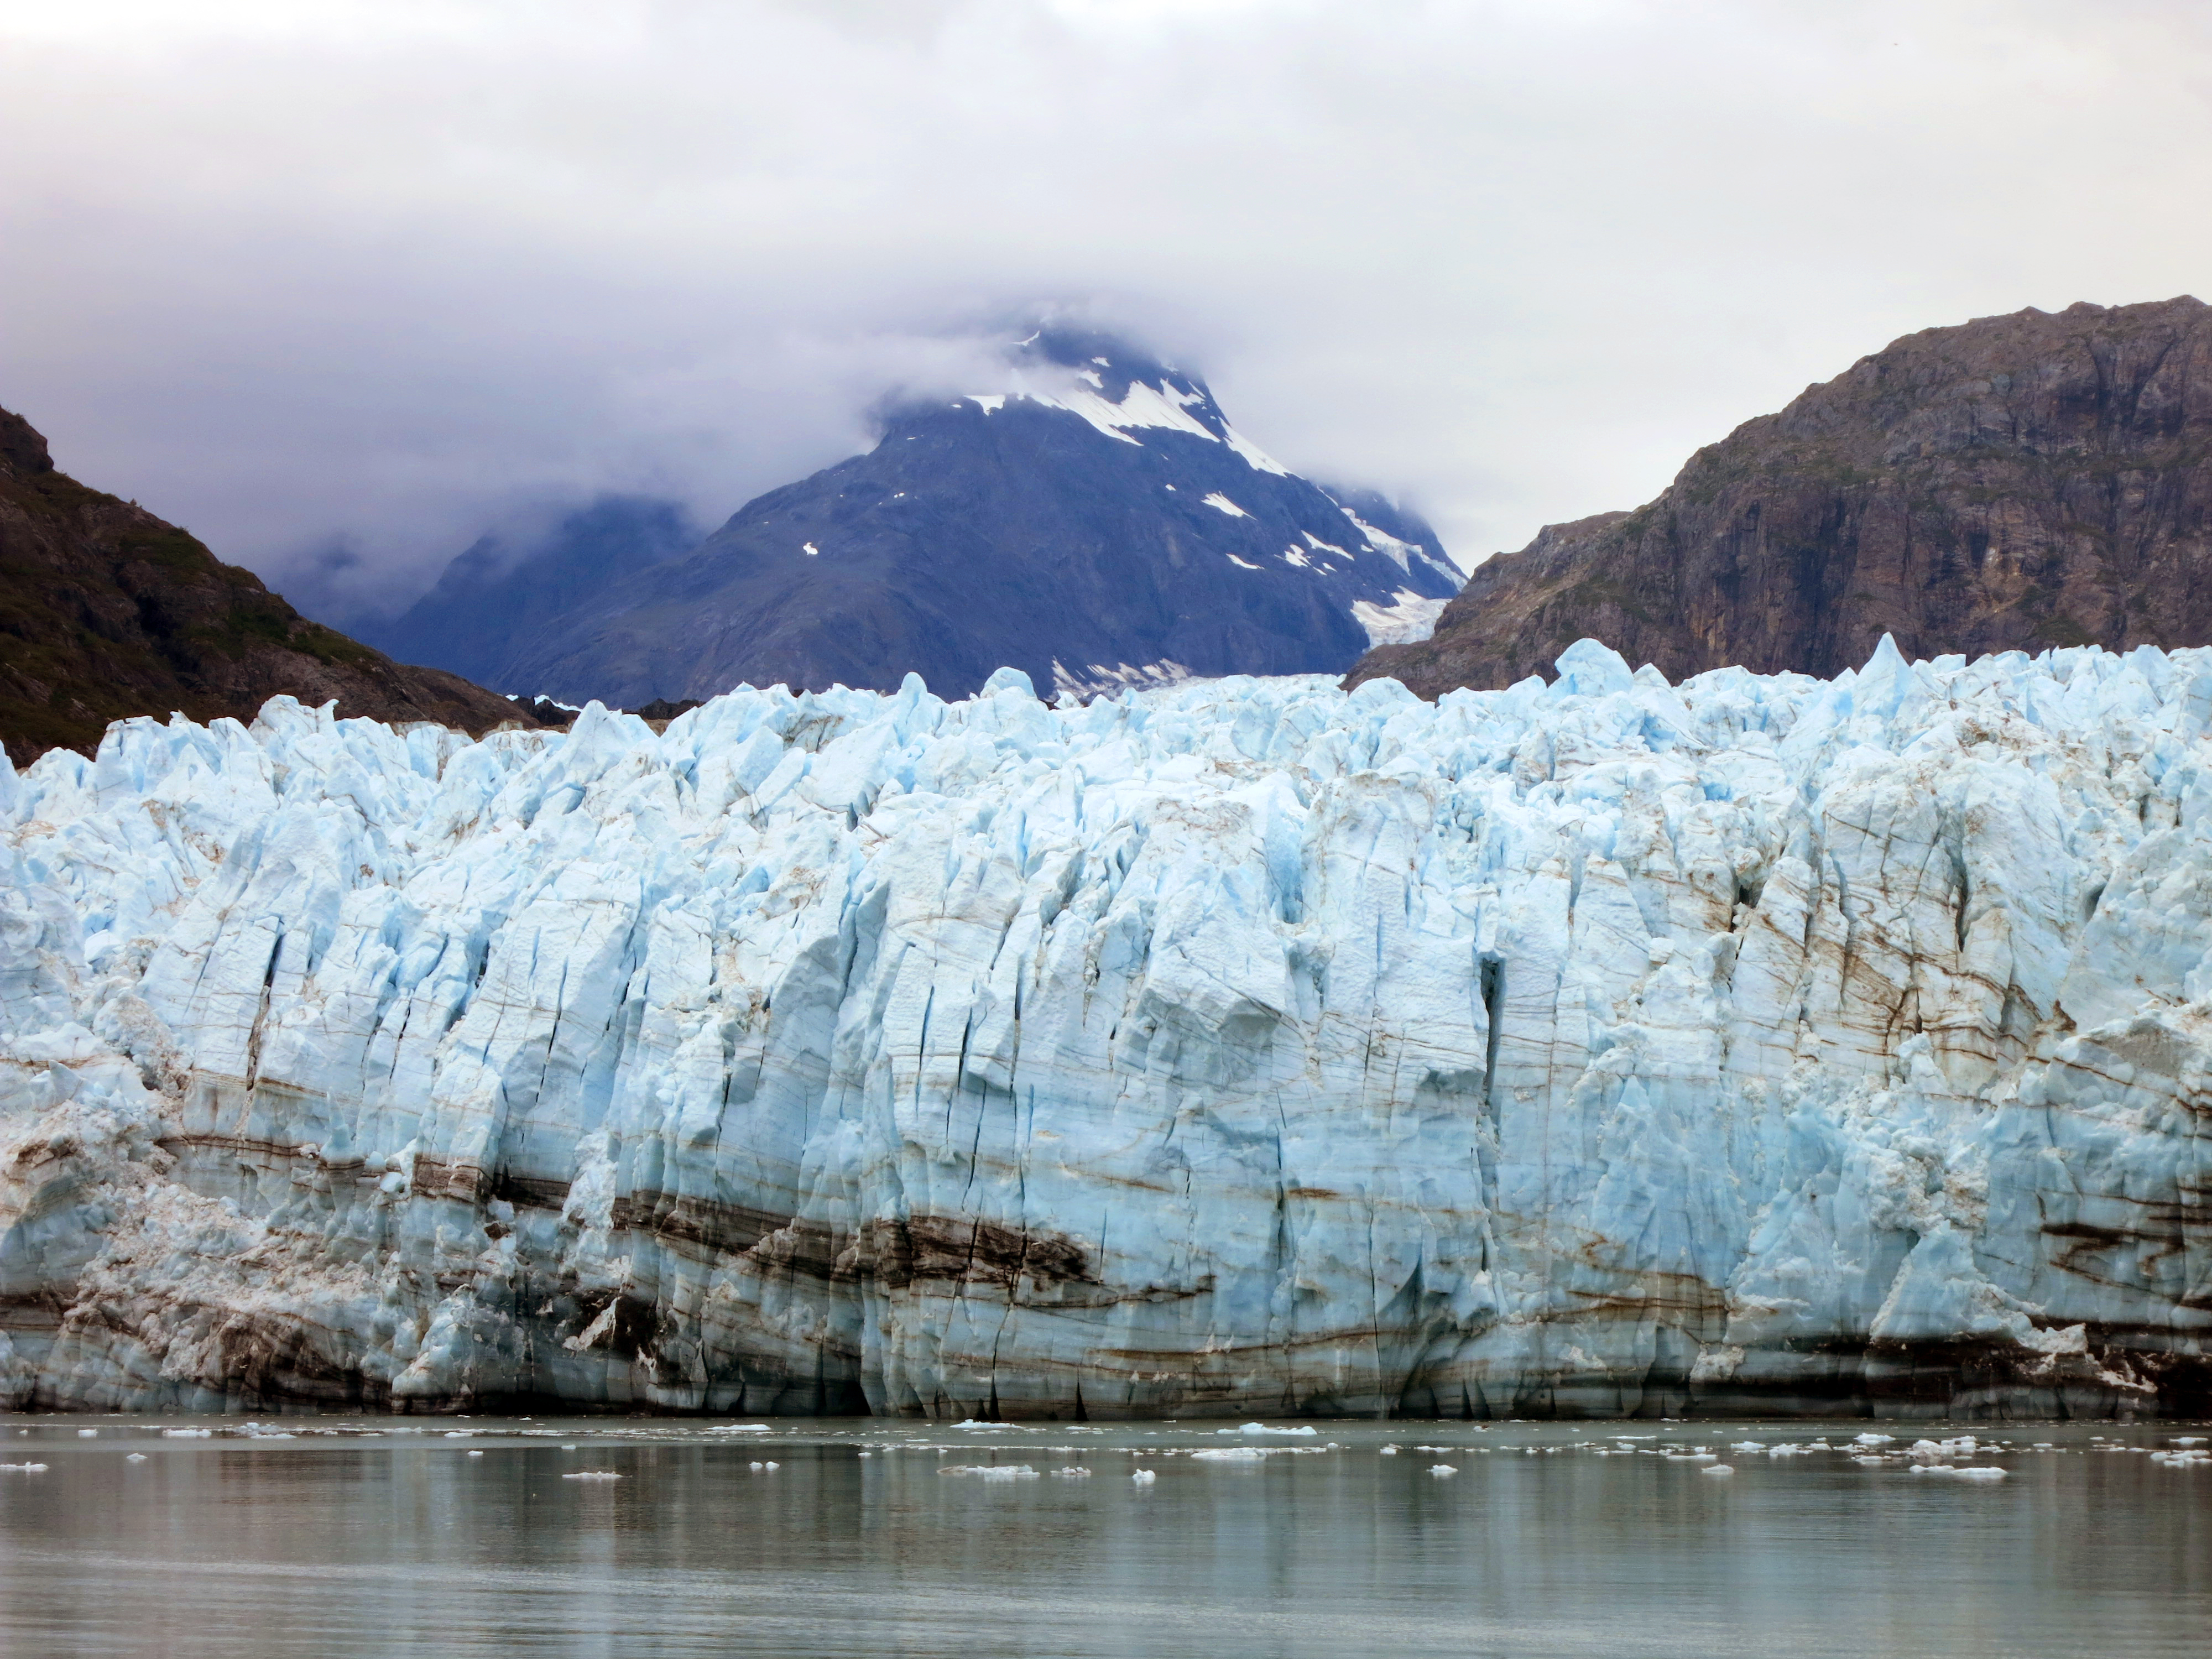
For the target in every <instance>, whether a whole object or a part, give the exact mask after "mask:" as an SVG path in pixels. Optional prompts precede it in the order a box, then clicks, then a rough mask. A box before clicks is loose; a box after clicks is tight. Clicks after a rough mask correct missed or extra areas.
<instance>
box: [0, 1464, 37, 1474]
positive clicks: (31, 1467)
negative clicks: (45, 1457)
mask: <svg viewBox="0 0 2212 1659" xmlns="http://www.w3.org/2000/svg"><path fill="white" fill-rule="evenodd" d="M0 1469H16V1470H19V1471H21V1473H22V1474H44V1473H45V1472H46V1465H45V1464H44V1463H0Z"/></svg>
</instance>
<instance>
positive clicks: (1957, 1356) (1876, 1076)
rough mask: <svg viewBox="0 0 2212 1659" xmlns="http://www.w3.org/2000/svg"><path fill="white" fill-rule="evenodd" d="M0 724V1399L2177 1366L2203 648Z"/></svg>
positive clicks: (2211, 1227)
mask: <svg viewBox="0 0 2212 1659" xmlns="http://www.w3.org/2000/svg"><path fill="white" fill-rule="evenodd" d="M2208 722H2212V651H2197V652H2184V653H2176V654H2174V655H2172V656H2167V655H2166V654H2164V653H2160V652H2158V651H2156V650H2153V649H2148V648H2142V649H2138V650H2136V651H2134V652H2131V653H2129V654H2128V655H2127V656H2125V657H2115V656H2112V655H2111V654H2108V653H2104V652H2101V651H2097V650H2093V649H2075V650H2065V651H2059V652H2056V653H2049V654H2046V655H2045V656H2044V657H2041V658H2039V659H2034V660H2030V659H2027V658H2026V657H2024V656H2021V655H2019V654H2007V655H2001V656H1996V657H1991V658H1986V659H1982V660H1980V661H1978V662H1976V663H1973V664H1972V665H1968V664H1966V663H1964V662H1962V661H1961V660H1960V659H1956V658H1951V659H1944V660H1942V661H1938V662H1936V663H1932V664H1928V665H1920V666H1912V665H1907V664H1906V663H1905V662H1904V661H1903V660H1902V659H1899V657H1898V655H1897V654H1896V653H1895V652H1894V651H1893V650H1889V649H1887V648H1885V649H1884V650H1883V651H1882V652H1881V653H1879V654H1878V655H1877V656H1876V657H1875V659H1874V660H1873V661H1872V662H1871V663H1870V664H1869V665H1867V666H1866V667H1865V668H1864V669H1863V670H1862V671H1850V672H1846V673H1844V674H1842V675H1839V676H1838V677H1837V678H1835V679H1834V680H1832V681H1826V682H1824V681H1820V680H1814V679H1809V678H1804V677H1802V676H1795V675H1784V676H1778V677H1772V678H1761V677H1759V676H1754V675H1752V674H1748V673H1746V672H1744V671H1741V670H1723V671H1717V672H1714V673H1710V674H1706V675H1704V676H1701V677H1699V678H1696V679H1693V680H1692V681H1690V682H1688V683H1686V684H1681V685H1680V686H1674V685H1669V684H1668V683H1667V682H1666V681H1665V679H1664V678H1663V677H1662V676H1661V675H1659V674H1658V673H1657V672H1656V671H1653V670H1644V671H1639V672H1638V673H1636V674H1633V675H1632V674H1631V673H1630V672H1629V671H1628V669H1627V667H1626V665H1625V664H1624V663H1623V662H1622V661H1621V660H1620V659H1619V658H1618V657H1617V656H1615V655H1613V653H1610V652H1608V651H1606V650H1605V649H1603V648H1602V647H1598V646H1595V645H1594V644H1582V645H1577V647H1573V648H1572V649H1571V650H1570V651H1569V652H1568V653H1566V655H1565V657H1564V658H1563V659H1562V660H1561V662H1560V663H1559V677H1558V678H1557V680H1556V682H1555V683H1554V684H1551V685H1549V686H1545V685H1542V684H1529V683H1522V684H1518V685H1516V686H1515V687H1514V688H1513V689H1512V690H1507V691H1496V692H1470V691H1462V692H1456V693H1454V694H1452V695H1450V696H1447V697H1445V698H1443V700H1442V701H1441V702H1438V703H1435V704H1431V703H1425V702H1420V701H1419V700H1418V699H1416V698H1415V697H1413V696H1412V695H1411V694H1409V693H1407V691H1406V690H1404V689H1403V688H1402V687H1400V686H1398V685H1395V684H1390V683H1389V682H1387V681H1383V682H1376V683H1372V684H1367V685H1364V686H1362V687H1361V688H1360V689H1359V690H1357V691H1355V692H1352V693H1350V694H1348V695H1347V694H1346V693H1343V692H1341V691H1339V690H1336V689H1335V688H1334V686H1332V685H1330V684H1328V683H1326V682H1324V681H1322V680H1318V679H1314V678H1304V679H1285V680H1273V681H1250V680H1245V681H1237V680H1231V681H1225V682H1219V683H1215V684H1201V685H1196V686H1191V687H1187V688H1182V689H1179V690H1158V691H1152V692H1146V693H1143V694H1137V695H1129V696H1121V697H1116V698H1111V699H1102V700H1099V701H1096V702H1091V704H1089V705H1088V706H1087V707H1083V708H1048V707H1047V706H1046V705H1045V704H1043V703H1042V702H1039V701H1038V700H1037V699H1036V697H1035V696H1032V695H1031V693H1030V689H1029V687H1028V685H1027V684H1026V683H1025V682H1024V681H1023V680H1022V679H1021V678H1020V677H1019V676H1018V675H1017V674H1012V673H1002V674H1000V675H999V676H997V677H995V678H994V680H993V681H992V683H991V684H989V685H988V686H987V688H986V690H984V692H983V694H982V695H981V696H978V697H976V698H975V699H973V700H972V701H969V702H952V703H947V702H942V701H940V700H939V699H938V698H936V697H934V696H930V695H928V694H927V692H926V691H924V690H922V688H921V685H920V684H919V683H918V682H910V683H909V684H908V686H907V687H906V688H905V689H903V690H901V691H900V692H898V693H897V694H896V695H894V696H877V695H875V694H873V693H868V692H833V693H829V694H823V695H809V696H797V697H794V696H791V695H789V694H787V693H785V692H782V691H757V690H742V691H739V692H737V693H734V694H732V695H731V696H725V697H722V698H720V699H717V700H715V701H714V702H710V703H708V705H707V706H706V707H704V708H698V709H696V710H693V711H691V712H690V713H687V714H682V715H680V716H678V718H676V719H674V720H671V722H670V723H669V724H668V726H667V727H666V729H665V731H664V732H654V731H653V730H652V729H651V728H650V727H648V726H647V724H646V723H645V722H644V721H643V720H639V719H637V718H635V717H634V716H630V715H620V714H609V713H607V712H606V711H605V709H601V708H592V709H587V710H586V712H585V714H583V715H582V716H581V717H580V719H579V720H577V721H576V723H575V725H574V728H573V729H572V730H570V731H569V732H566V733H554V732H501V733H497V734H495V735H493V736H492V737H490V738H486V739H484V740H483V741H481V742H473V743H472V742H471V741H469V740H468V739H466V738H462V737H459V736H458V735H457V734H454V733H453V732H444V731H440V730H437V729H435V728H430V727H423V726H416V727H415V728H412V729H411V730H409V731H407V732H395V731H393V730H392V729H391V728H389V727H387V726H382V725H379V724H376V723H374V722H369V721H334V720H331V718H330V717H329V715H328V714H318V713H315V712H312V711H308V710H305V709H302V708H299V707H298V706H297V705H296V704H294V703H291V702H289V701H286V700H282V699H280V700H278V701H276V702H272V703H271V704H270V707H269V708H267V709H266V710H265V711H264V714H263V717H262V719H261V720H260V721H259V722H258V723H257V724H256V725H255V726H252V727H251V728H246V727H241V726H235V725H231V724H228V723H221V724H218V725H216V726H212V727H205V728H203V727H199V726H191V725H187V724H183V723H177V724H172V725H167V726H163V725H159V724H156V723H155V722H153V721H150V720H141V721H132V722H128V723H126V724H124V725H121V726H117V727H116V728H115V729H114V730H113V731H112V732H111V733H110V734H109V736H108V738H107V739H106V741H105V742H104V743H103V744H101V746H100V753H99V757H98V758H97V759H96V760H90V761H88V760H86V759H84V758H83V757H80V756H77V755H74V754H70V753H67V752H59V751H58V752H54V753H51V754H48V755H47V756H46V757H45V758H43V759H42V760H40V762H39V763H37V764H36V765H34V766H33V767H32V768H31V769H29V770H27V772H25V773H23V774H21V775H20V776H18V775H15V773H13V772H12V771H11V770H9V769H5V768H4V767H0V866H4V873H0V1404H5V1405H9V1406H23V1405H32V1406H39V1407H82V1408H94V1409H109V1408H117V1407H133V1408H136V1407H164V1408H176V1407H188V1408H205V1407H212V1408H222V1407H230V1408H233V1409H252V1410H265V1409H267V1408H268V1407H270V1406H271V1405H272V1404H275V1403H278V1402H281V1401H287V1400H291V1401H324V1402H329V1403H334V1404H337V1403H346V1404H357V1403H370V1404H377V1405H384V1404H389V1405H392V1406H395V1407H411V1408H415V1409H446V1410H453V1409H470V1408H471V1407H475V1408H478V1409H482V1408H484V1407H487V1406H488V1405H489V1404H491V1403H494V1402H497V1401H502V1400H505V1401H513V1400H516V1399H519V1398H528V1399H535V1400H550V1401H558V1402H561V1403H562V1405H565V1406H568V1407H611V1408H637V1407H657V1408H662V1409H669V1410H712V1411H745V1412H761V1411H801V1412H811V1411H823V1410H832V1411H835V1410H854V1409H862V1408H865V1409H867V1410H871V1411H874V1412H879V1413H908V1414H927V1415H931V1416H939V1417H943V1416H948V1415H949V1416H951V1417H955V1418H962V1417H969V1416H992V1415H999V1416H1006V1417H1015V1416H1027V1417H1050V1416H1062V1417H1068V1416H1080V1415H1085V1414H1087V1415H1090V1416H1093V1417H1103V1416H1121V1415H1137V1414H1156V1413H1182V1414H1198V1413H1239V1414H1243V1415H1252V1414H1255V1413H1295V1412H1314V1413H1385V1412H1395V1413H1412V1414H1421V1413H1450V1414H1454V1415H1458V1414H1472V1415H1493V1414H1494V1415H1504V1416H1516V1417H1519V1416H1530V1415H1537V1414H1553V1413H1587V1414H1614V1413H1669V1414H1680V1413H1690V1412H1704V1413H1740V1412H1744V1411H1761V1410H1771V1411H1806V1412H1829V1413H1884V1414H1906V1415H1911V1414H1940V1413H1969V1414H1972V1413H2007V1412H2020V1413H2031V1414H2035V1415H2050V1414H2052V1413H2059V1412H2066V1413H2076V1414H2081V1413H2087V1414H2096V1415H2106V1416H2109V1415H2114V1414H2125V1413H2134V1412H2142V1413H2154V1412H2161V1411H2163V1412H2171V1413H2186V1414H2191V1415H2203V1414H2205V1413H2207V1412H2208V1411H2209V1410H2212V1369H2208V1364H2207V1348H2206V1343H2207V1340H2208V1338H2209V1337H2212V741H2208Z"/></svg>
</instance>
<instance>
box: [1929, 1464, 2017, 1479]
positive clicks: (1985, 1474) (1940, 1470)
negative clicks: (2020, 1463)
mask: <svg viewBox="0 0 2212 1659" xmlns="http://www.w3.org/2000/svg"><path fill="white" fill-rule="evenodd" d="M1912 1472H1913V1474H1948V1475H1949V1476H1951V1477H1952V1478H1953V1479H1954V1480H2003V1479H2004V1478H2005V1472H2004V1471H2003V1470H2002V1469H1998V1468H1990V1466H1989V1465H1987V1464H1981V1465H1978V1466H1974V1467H1970V1468H1959V1467H1957V1466H1956V1465H1955V1464H1951V1463H1915V1464H1914V1465H1913V1466H1912Z"/></svg>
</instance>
